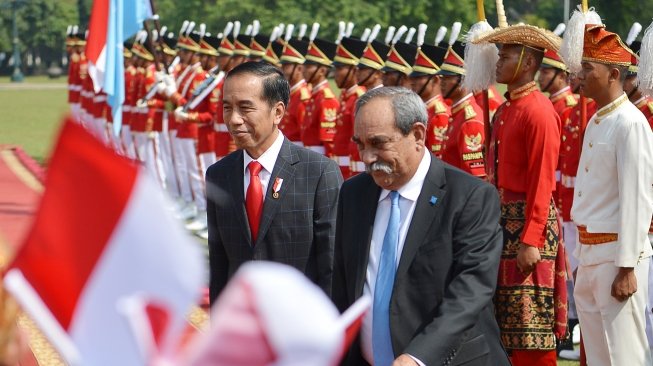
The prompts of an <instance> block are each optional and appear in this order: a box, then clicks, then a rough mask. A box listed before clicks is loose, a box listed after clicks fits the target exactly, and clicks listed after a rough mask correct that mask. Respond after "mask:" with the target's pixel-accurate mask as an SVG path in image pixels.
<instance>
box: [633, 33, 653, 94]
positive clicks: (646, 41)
mask: <svg viewBox="0 0 653 366" xmlns="http://www.w3.org/2000/svg"><path fill="white" fill-rule="evenodd" d="M638 66H639V70H638V71H637V80H638V81H639V88H640V89H641V90H642V91H643V92H644V94H648V95H651V93H653V23H651V25H649V26H648V28H646V31H645V32H644V36H643V37H642V45H641V47H640V49H639V65H638Z"/></svg>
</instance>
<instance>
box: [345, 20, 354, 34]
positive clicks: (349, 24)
mask: <svg viewBox="0 0 653 366" xmlns="http://www.w3.org/2000/svg"><path fill="white" fill-rule="evenodd" d="M354 26H355V24H354V23H353V22H349V23H347V32H346V33H345V36H347V37H351V33H352V32H353V31H354Z"/></svg>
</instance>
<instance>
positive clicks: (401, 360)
mask: <svg viewBox="0 0 653 366" xmlns="http://www.w3.org/2000/svg"><path fill="white" fill-rule="evenodd" d="M392 366H419V364H418V363H417V362H415V360H414V359H413V358H412V357H410V356H409V355H407V354H405V353H404V354H403V355H401V356H399V357H397V359H396V360H395V361H394V362H393V363H392Z"/></svg>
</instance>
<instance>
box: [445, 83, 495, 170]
mask: <svg viewBox="0 0 653 366" xmlns="http://www.w3.org/2000/svg"><path fill="white" fill-rule="evenodd" d="M484 141H485V129H484V124H483V111H481V108H480V107H479V106H478V104H476V100H475V99H474V97H473V95H472V94H471V93H470V94H468V95H467V96H465V97H464V98H463V99H461V100H460V101H458V103H457V104H454V105H453V106H452V107H451V118H450V119H449V128H448V129H447V135H446V137H445V140H444V144H443V145H442V160H444V161H445V162H447V163H449V164H451V165H453V166H455V167H457V168H459V169H462V170H464V171H466V172H468V173H469V174H472V175H474V176H477V177H484V176H485V175H486V173H485V159H484V157H483V146H484Z"/></svg>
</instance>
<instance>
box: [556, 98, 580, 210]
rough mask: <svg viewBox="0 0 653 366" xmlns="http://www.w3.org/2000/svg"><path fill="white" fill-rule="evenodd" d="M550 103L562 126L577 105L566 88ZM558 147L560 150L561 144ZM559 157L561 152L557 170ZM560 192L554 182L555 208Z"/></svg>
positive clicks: (558, 184) (559, 164)
mask: <svg viewBox="0 0 653 366" xmlns="http://www.w3.org/2000/svg"><path fill="white" fill-rule="evenodd" d="M551 103H552V104H553V109H555V111H556V113H558V116H560V121H561V122H562V124H563V126H564V122H565V116H566V115H568V114H569V111H570V110H571V109H572V108H574V106H575V105H576V104H578V97H577V96H576V95H574V93H572V91H571V88H567V90H566V91H564V92H562V93H560V94H558V95H556V96H555V97H551ZM561 136H563V134H561ZM560 147H561V148H562V142H561V144H560ZM561 156H562V151H560V154H559V156H558V169H557V170H560V167H561V166H562V161H561ZM561 190H562V184H561V182H560V181H558V182H556V190H555V191H554V192H553V200H554V202H556V206H558V202H560V191H561Z"/></svg>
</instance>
